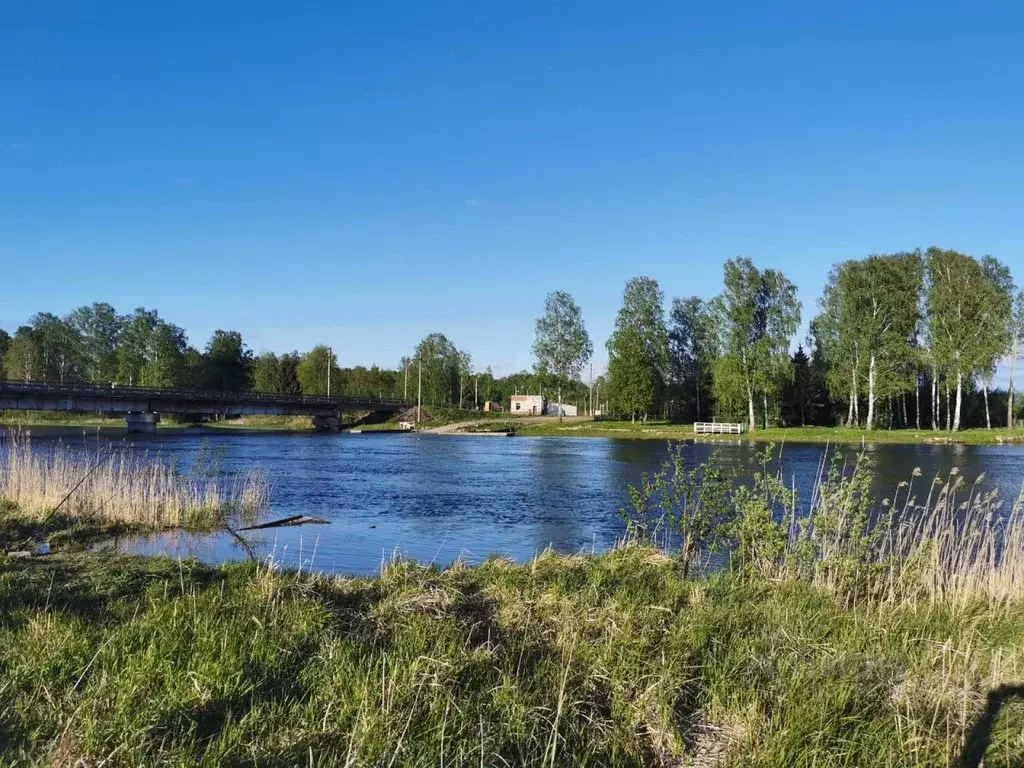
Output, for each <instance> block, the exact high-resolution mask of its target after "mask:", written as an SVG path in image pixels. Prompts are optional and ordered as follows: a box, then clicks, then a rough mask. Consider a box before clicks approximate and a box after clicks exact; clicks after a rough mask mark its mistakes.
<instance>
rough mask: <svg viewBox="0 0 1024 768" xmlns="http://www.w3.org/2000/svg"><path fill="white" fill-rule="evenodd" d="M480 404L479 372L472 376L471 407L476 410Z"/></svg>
mask: <svg viewBox="0 0 1024 768" xmlns="http://www.w3.org/2000/svg"><path fill="white" fill-rule="evenodd" d="M479 406H480V374H479V373H478V374H476V375H475V376H474V377H473V409H474V410H476V409H477V408H478V407H479Z"/></svg>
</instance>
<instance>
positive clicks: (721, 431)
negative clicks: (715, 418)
mask: <svg viewBox="0 0 1024 768" xmlns="http://www.w3.org/2000/svg"><path fill="white" fill-rule="evenodd" d="M693 434H695V435H741V434H743V425H742V424H728V423H726V422H718V423H713V422H709V421H698V422H696V423H695V424H694V425H693Z"/></svg>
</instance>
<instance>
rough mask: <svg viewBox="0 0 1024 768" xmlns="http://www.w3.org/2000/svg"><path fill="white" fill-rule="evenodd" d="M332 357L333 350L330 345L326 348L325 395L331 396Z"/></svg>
mask: <svg viewBox="0 0 1024 768" xmlns="http://www.w3.org/2000/svg"><path fill="white" fill-rule="evenodd" d="M333 357H334V352H333V351H332V350H331V348H330V347H328V348H327V396H328V397H330V396H331V367H332V366H331V359H332V358H333Z"/></svg>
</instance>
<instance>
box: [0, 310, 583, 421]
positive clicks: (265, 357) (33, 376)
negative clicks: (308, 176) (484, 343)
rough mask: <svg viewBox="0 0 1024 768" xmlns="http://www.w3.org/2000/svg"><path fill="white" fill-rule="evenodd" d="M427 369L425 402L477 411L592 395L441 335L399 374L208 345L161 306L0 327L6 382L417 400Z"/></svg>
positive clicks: (232, 344)
mask: <svg viewBox="0 0 1024 768" xmlns="http://www.w3.org/2000/svg"><path fill="white" fill-rule="evenodd" d="M421 368H422V393H423V403H424V405H427V406H431V407H456V408H457V407H462V408H475V407H479V406H480V405H481V404H482V403H483V402H484V401H487V400H494V401H498V402H505V403H507V402H508V399H509V397H511V395H513V394H517V393H524V394H525V393H528V392H543V391H545V388H549V390H553V389H554V388H555V387H556V386H557V385H558V383H559V381H561V384H562V386H564V387H565V389H566V392H568V393H571V396H572V398H573V400H572V401H573V402H580V403H582V402H583V398H584V397H585V395H586V392H587V389H586V387H584V386H583V385H582V383H581V382H579V381H578V380H566V379H565V378H564V377H563V378H562V379H559V378H558V377H557V376H553V375H545V374H538V373H537V372H530V371H522V372H519V373H515V374H512V375H510V376H506V377H503V378H498V377H495V376H494V374H493V373H492V372H491V369H490V367H487V368H485V369H484V370H481V371H477V370H474V368H473V365H472V359H471V357H470V355H469V353H468V352H466V351H464V350H460V349H458V348H457V347H456V346H455V344H454V343H452V342H451V341H450V340H449V339H448V338H447V337H446V336H445V335H444V334H441V333H431V334H428V335H427V336H425V337H424V338H423V339H422V340H421V341H420V342H419V343H418V344H417V345H416V346H415V348H414V349H412V350H411V351H410V353H409V354H408V355H407V356H405V357H403V358H402V359H401V361H400V362H399V365H398V366H397V367H396V368H381V367H378V366H370V367H366V366H352V367H344V368H343V367H341V366H339V364H338V356H337V353H336V352H334V351H333V350H332V349H331V348H330V347H329V346H328V345H326V344H318V345H316V346H314V347H313V348H312V349H310V350H308V351H305V352H299V351H293V352H287V353H284V354H277V353H274V352H262V353H260V354H254V353H253V352H252V350H250V349H249V347H248V346H247V345H246V344H245V342H244V340H243V337H242V334H241V333H240V332H238V331H228V330H217V331H214V333H213V334H212V336H211V337H210V339H209V341H208V342H207V344H206V345H205V347H203V348H202V349H198V348H196V347H195V346H193V345H192V344H190V343H189V340H188V337H187V335H186V333H185V331H184V330H183V329H182V328H181V327H179V326H177V325H175V324H174V323H171V322H169V321H167V320H166V319H164V318H163V317H161V316H160V313H159V312H158V311H157V310H150V309H145V308H138V309H136V310H135V311H133V312H131V313H128V314H119V313H118V312H117V311H116V310H115V309H114V307H112V306H111V305H110V304H106V303H99V302H98V303H94V304H91V305H88V306H82V307H78V308H77V309H74V310H73V311H71V312H69V313H68V314H67V315H65V316H63V317H59V316H57V315H54V314H52V313H49V312H40V313H38V314H36V315H34V316H33V317H31V318H30V319H29V321H28V323H26V324H25V325H22V326H21V327H19V328H17V329H16V330H15V332H14V334H13V335H12V334H10V333H8V332H7V331H5V330H3V329H0V373H2V375H3V377H5V378H8V379H16V380H21V381H49V382H55V383H68V384H70V383H75V382H81V383H91V384H99V385H103V386H111V385H113V386H119V385H120V386H139V387H164V388H174V389H179V388H180V389H201V390H215V391H227V392H240V391H255V392H264V393H285V394H305V395H326V394H328V390H329V391H330V394H331V395H335V396H359V397H377V398H396V399H407V400H409V401H415V400H416V397H417V392H418V386H419V382H420V375H421V374H420V371H421Z"/></svg>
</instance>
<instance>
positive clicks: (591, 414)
mask: <svg viewBox="0 0 1024 768" xmlns="http://www.w3.org/2000/svg"><path fill="white" fill-rule="evenodd" d="M590 418H594V364H593V363H591V364H590Z"/></svg>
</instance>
